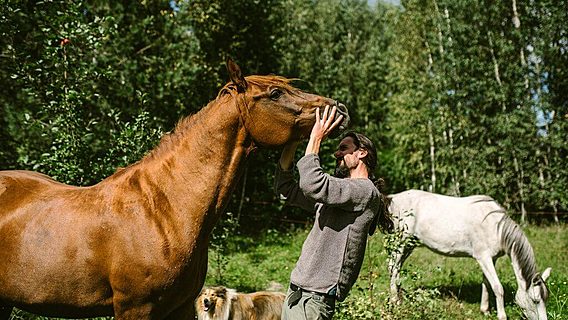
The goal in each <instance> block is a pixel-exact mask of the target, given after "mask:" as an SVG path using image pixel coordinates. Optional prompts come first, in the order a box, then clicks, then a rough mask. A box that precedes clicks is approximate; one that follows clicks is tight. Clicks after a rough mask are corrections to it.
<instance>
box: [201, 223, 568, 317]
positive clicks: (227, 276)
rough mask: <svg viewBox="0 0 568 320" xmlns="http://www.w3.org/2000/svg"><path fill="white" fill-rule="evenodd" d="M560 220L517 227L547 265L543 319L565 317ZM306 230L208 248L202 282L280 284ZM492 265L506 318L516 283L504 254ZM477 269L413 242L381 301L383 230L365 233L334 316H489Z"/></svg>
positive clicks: (512, 310) (567, 284) (566, 258)
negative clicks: (392, 298)
mask: <svg viewBox="0 0 568 320" xmlns="http://www.w3.org/2000/svg"><path fill="white" fill-rule="evenodd" d="M567 231H568V227H567V226H566V225H550V226H534V225H531V226H528V227H525V228H524V232H525V234H526V235H527V237H528V238H529V241H530V243H531V244H532V246H533V249H534V251H535V254H536V259H537V265H538V270H539V271H543V270H544V269H545V268H546V267H549V266H550V267H552V273H551V276H550V278H549V279H548V281H547V284H548V289H549V291H550V296H549V300H548V303H547V311H548V319H552V320H555V319H556V320H558V319H568V255H567V253H568V232H567ZM307 234H308V230H297V231H295V232H291V233H280V232H275V231H269V232H266V233H264V234H263V235H262V236H260V237H258V238H235V239H233V240H231V241H229V244H228V246H229V248H227V249H228V250H227V251H228V252H229V253H228V254H227V255H223V256H221V255H217V254H216V252H215V251H212V252H211V255H210V267H209V273H208V277H207V283H206V284H208V285H224V286H227V287H231V288H235V289H237V290H239V291H242V292H252V291H258V290H264V289H266V288H270V287H272V288H273V287H275V284H276V283H277V284H280V285H282V287H284V288H282V289H281V290H285V287H286V286H287V283H288V279H289V275H290V272H291V270H292V268H293V267H294V264H295V262H296V259H297V258H298V256H299V253H300V250H301V247H302V243H303V241H304V239H305V238H306V236H307ZM497 272H498V275H499V278H500V280H501V283H502V284H503V287H504V289H505V303H506V312H507V315H508V317H509V319H520V318H521V310H520V308H518V307H517V306H516V305H515V303H514V295H515V291H516V289H517V283H516V280H515V275H514V273H513V269H512V266H511V263H510V259H509V257H508V256H504V257H502V258H500V259H499V260H498V261H497ZM482 279H483V276H482V273H481V269H480V268H479V266H478V264H477V262H476V261H475V260H474V259H472V258H450V257H444V256H441V255H439V254H436V253H433V252H431V251H430V250H428V249H426V248H423V247H419V248H417V249H415V250H414V252H413V253H412V255H411V256H410V257H409V258H408V260H407V261H406V262H405V264H404V266H403V271H402V276H401V283H402V288H403V290H404V294H403V297H404V300H403V302H402V304H401V305H399V306H391V305H390V304H389V303H388V287H389V275H388V271H387V253H386V250H385V249H384V247H383V236H382V235H380V234H375V235H374V236H372V237H370V238H369V243H368V248H367V252H366V257H365V262H364V264H363V269H362V271H361V274H360V276H359V279H358V281H357V283H356V284H355V287H354V288H353V290H352V291H351V293H350V295H349V297H348V298H347V299H346V300H345V301H344V302H343V303H341V304H339V306H338V308H337V310H336V311H337V313H336V316H335V318H334V319H421V320H425V319H448V320H449V319H464V320H465V319H470V320H474V319H496V318H497V316H496V312H495V300H494V297H491V301H490V303H491V316H490V317H486V316H484V315H483V314H482V313H481V312H480V311H479V303H480V299H481V282H482Z"/></svg>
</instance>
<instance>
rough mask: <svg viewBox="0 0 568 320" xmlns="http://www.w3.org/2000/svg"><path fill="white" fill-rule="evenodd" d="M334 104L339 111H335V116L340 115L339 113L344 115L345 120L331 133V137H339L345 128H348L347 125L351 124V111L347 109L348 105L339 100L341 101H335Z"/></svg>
mask: <svg viewBox="0 0 568 320" xmlns="http://www.w3.org/2000/svg"><path fill="white" fill-rule="evenodd" d="M334 106H335V107H336V108H337V111H336V113H335V116H336V117H338V116H339V115H342V116H343V120H342V121H341V123H340V124H339V126H337V127H336V128H335V129H333V131H332V132H331V133H330V134H329V137H330V138H337V137H339V135H341V133H343V132H344V131H345V130H347V127H348V126H349V120H350V118H349V112H348V111H347V107H346V106H345V105H344V104H343V103H341V102H339V101H335V104H334Z"/></svg>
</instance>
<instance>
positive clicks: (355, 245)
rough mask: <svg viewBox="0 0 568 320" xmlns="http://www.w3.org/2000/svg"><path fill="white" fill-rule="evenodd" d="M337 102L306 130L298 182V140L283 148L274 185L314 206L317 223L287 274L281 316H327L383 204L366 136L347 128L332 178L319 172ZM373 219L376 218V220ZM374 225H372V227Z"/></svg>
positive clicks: (351, 276) (355, 269) (351, 277)
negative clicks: (295, 174) (295, 173)
mask: <svg viewBox="0 0 568 320" xmlns="http://www.w3.org/2000/svg"><path fill="white" fill-rule="evenodd" d="M335 112H336V110H335V107H333V108H332V109H331V110H329V107H326V108H325V110H324V112H323V115H322V117H321V118H320V110H319V109H317V110H316V123H315V124H314V127H313V129H312V132H311V134H310V139H309V141H308V145H307V147H306V152H305V155H304V156H303V157H302V158H301V159H300V160H299V161H298V163H297V167H298V171H299V176H300V179H299V183H296V182H295V181H294V178H293V173H292V165H293V161H294V153H295V150H296V147H297V143H295V144H290V145H287V146H286V147H285V148H284V150H283V151H282V155H281V157H280V160H279V166H278V168H277V170H276V178H275V188H276V190H277V192H278V193H279V194H280V195H282V196H284V197H285V198H286V199H287V204H290V205H294V206H298V207H301V208H304V209H305V210H309V211H310V212H314V211H315V215H316V216H315V222H314V225H313V227H312V230H311V231H310V233H309V235H308V238H307V239H306V241H305V242H304V245H303V247H302V253H301V255H300V258H299V259H298V262H297V263H296V267H295V268H294V270H293V271H292V274H291V276H290V288H289V290H288V294H287V297H286V300H285V302H284V305H283V310H282V319H291V320H297V319H331V318H332V316H333V314H334V310H335V301H336V300H338V301H343V300H344V299H345V297H346V296H347V294H348V293H349V290H350V289H351V287H352V286H353V284H354V283H355V280H356V279H357V277H358V275H359V271H360V270H361V264H362V262H363V257H364V253H365V247H366V242H367V235H368V234H369V233H370V232H371V233H372V231H374V227H372V225H373V222H374V219H375V216H376V214H377V213H378V212H379V210H380V209H381V207H382V206H381V195H380V193H379V190H378V189H377V188H376V187H375V185H374V184H373V181H371V179H374V175H373V170H374V169H375V167H376V161H377V160H376V159H377V156H376V151H375V148H374V146H373V143H372V142H371V141H370V140H369V139H368V138H367V137H365V136H364V135H362V134H359V133H355V132H350V133H347V134H346V135H345V137H344V138H343V139H342V140H341V142H340V144H339V147H338V149H337V151H336V152H335V154H334V156H335V157H336V159H337V164H336V174H335V175H336V177H334V176H330V175H328V174H326V173H324V172H323V170H322V168H321V166H320V161H319V156H318V152H319V149H320V144H321V142H322V141H323V140H324V139H325V138H326V137H327V136H328V135H329V134H330V132H332V131H333V129H334V128H335V127H336V126H337V125H338V124H339V123H340V122H341V119H342V117H341V116H338V117H337V119H335V120H334V118H335ZM375 223H376V222H375ZM370 229H373V230H370Z"/></svg>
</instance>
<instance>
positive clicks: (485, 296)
mask: <svg viewBox="0 0 568 320" xmlns="http://www.w3.org/2000/svg"><path fill="white" fill-rule="evenodd" d="M489 286H490V284H489V280H487V277H486V276H485V274H483V282H482V283H481V305H480V306H479V310H481V312H482V313H483V314H485V315H487V314H489V290H488V289H487V288H488V287H489Z"/></svg>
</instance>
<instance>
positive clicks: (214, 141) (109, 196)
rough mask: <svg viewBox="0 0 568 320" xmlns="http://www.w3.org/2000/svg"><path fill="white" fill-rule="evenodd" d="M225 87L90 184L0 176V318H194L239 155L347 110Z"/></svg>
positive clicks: (274, 92) (283, 84)
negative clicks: (135, 157) (137, 156)
mask: <svg viewBox="0 0 568 320" xmlns="http://www.w3.org/2000/svg"><path fill="white" fill-rule="evenodd" d="M227 67H228V70H229V74H230V79H231V81H230V82H229V83H228V84H227V85H225V86H224V87H223V88H222V89H221V90H220V92H219V94H218V96H217V98H216V99H215V100H214V101H211V102H210V103H209V104H208V105H207V106H206V107H204V108H203V109H202V110H201V111H199V112H198V113H197V114H195V115H193V116H191V117H187V118H185V119H183V120H181V121H180V123H179V124H178V125H177V127H176V129H175V131H174V132H173V133H172V134H168V135H166V136H165V137H163V138H162V140H161V142H160V143H159V145H158V146H157V147H156V148H155V149H154V150H153V151H151V152H150V153H149V154H148V155H147V156H145V157H144V158H143V159H142V160H140V161H139V162H137V163H135V164H133V165H131V166H129V167H127V168H125V169H122V170H120V171H118V172H116V173H115V174H113V175H112V176H110V177H108V178H106V179H104V180H103V181H101V182H100V183H98V184H96V185H94V186H90V187H74V186H69V185H65V184H62V183H59V182H56V181H54V180H52V179H50V178H49V177H47V176H45V175H43V174H40V173H35V172H28V171H0V248H1V249H0V318H1V319H7V318H8V317H9V315H10V312H11V310H12V308H13V307H17V308H21V309H23V310H27V311H30V312H33V313H37V314H42V315H46V316H58V317H73V318H80V317H95V316H107V315H110V316H112V315H114V317H115V318H116V319H194V316H195V310H194V300H195V298H196V297H197V296H198V294H199V292H200V290H201V288H202V286H203V283H204V280H205V275H206V272H207V246H208V242H209V234H210V233H211V230H212V229H213V227H214V225H215V223H216V222H217V220H218V219H219V217H220V215H221V213H222V212H223V209H224V207H225V204H226V203H227V200H228V199H229V196H230V194H231V191H232V189H233V187H234V186H235V184H236V182H237V180H238V177H239V176H240V173H242V172H243V164H244V162H245V160H246V158H247V155H248V152H249V151H250V150H251V149H252V148H254V147H255V146H257V145H259V146H264V147H279V146H282V145H284V144H286V143H288V142H290V141H292V140H301V139H304V138H306V137H308V136H309V133H310V130H311V127H312V126H313V124H314V120H315V113H314V112H315V110H316V108H318V107H319V108H322V107H324V106H326V105H335V106H337V107H338V109H340V113H341V114H343V116H344V120H343V123H342V126H343V127H344V126H346V125H347V123H348V121H349V120H348V115H347V110H346V108H345V106H343V105H342V104H338V103H337V102H336V101H335V100H332V99H329V98H325V97H321V96H317V95H314V94H309V93H306V92H303V91H301V90H299V89H296V88H294V87H292V86H291V85H290V83H289V80H287V79H286V78H282V77H278V76H248V77H246V78H245V77H243V76H242V74H241V71H240V69H239V67H238V66H237V65H236V64H235V63H234V62H233V61H231V60H228V61H227Z"/></svg>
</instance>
